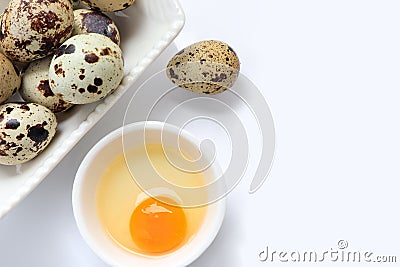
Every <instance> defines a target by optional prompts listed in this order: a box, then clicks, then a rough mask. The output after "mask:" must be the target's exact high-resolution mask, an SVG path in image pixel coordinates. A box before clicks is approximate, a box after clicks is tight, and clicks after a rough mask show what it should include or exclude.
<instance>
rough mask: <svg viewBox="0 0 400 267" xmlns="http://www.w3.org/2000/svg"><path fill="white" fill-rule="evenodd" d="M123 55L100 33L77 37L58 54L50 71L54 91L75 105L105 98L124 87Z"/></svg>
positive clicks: (69, 40) (115, 45)
mask: <svg viewBox="0 0 400 267" xmlns="http://www.w3.org/2000/svg"><path fill="white" fill-rule="evenodd" d="M123 74H124V66H123V60H122V51H121V49H120V48H119V46H118V45H117V44H115V43H114V42H113V41H111V39H110V38H108V37H105V36H104V35H101V34H97V33H89V34H80V35H75V36H73V37H72V38H70V39H68V40H67V41H66V42H65V43H64V44H63V45H62V46H61V47H60V48H59V49H58V50H57V52H56V53H55V55H54V57H53V59H52V61H51V64H50V70H49V79H50V87H51V90H52V91H53V92H54V93H55V94H56V95H58V96H59V97H62V98H63V99H64V100H65V101H67V102H69V103H72V104H87V103H91V102H95V101H98V100H100V99H103V98H104V97H106V96H107V95H108V94H109V93H111V92H112V91H113V90H114V89H116V88H117V87H118V85H119V84H120V83H121V81H122V78H123Z"/></svg>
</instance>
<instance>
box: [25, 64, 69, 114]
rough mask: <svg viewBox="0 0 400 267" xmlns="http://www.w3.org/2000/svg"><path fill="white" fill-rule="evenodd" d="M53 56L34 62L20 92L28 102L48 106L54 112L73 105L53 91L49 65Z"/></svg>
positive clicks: (64, 109) (27, 71) (26, 72)
mask: <svg viewBox="0 0 400 267" xmlns="http://www.w3.org/2000/svg"><path fill="white" fill-rule="evenodd" d="M51 59H52V57H46V58H43V59H39V60H36V61H34V62H32V63H31V64H30V65H29V67H28V68H27V70H26V71H25V74H24V75H23V77H22V85H21V89H20V91H19V92H20V94H21V96H22V98H23V99H24V100H25V101H27V102H33V103H37V104H40V105H42V106H45V107H47V108H48V109H50V110H51V111H52V112H54V113H57V112H62V111H66V110H68V109H70V108H71V107H72V106H73V105H72V104H70V103H67V102H65V101H64V100H63V99H62V97H60V96H57V95H55V94H54V93H53V91H52V90H51V88H50V83H49V67H50V62H51Z"/></svg>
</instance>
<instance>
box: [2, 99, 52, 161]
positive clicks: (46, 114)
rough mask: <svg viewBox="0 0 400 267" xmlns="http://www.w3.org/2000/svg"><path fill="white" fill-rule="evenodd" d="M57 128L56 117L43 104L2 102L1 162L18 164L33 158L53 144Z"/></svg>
mask: <svg viewBox="0 0 400 267" xmlns="http://www.w3.org/2000/svg"><path fill="white" fill-rule="evenodd" d="M56 128H57V120H56V116H55V115H54V114H53V113H52V112H51V111H50V110H49V109H47V108H45V107H43V106H41V105H38V104H35V103H28V104H23V103H7V104H3V105H0V164H3V165H17V164H22V163H25V162H28V161H30V160H32V159H33V158H35V157H36V156H37V155H39V154H40V153H41V152H42V151H43V150H44V149H45V148H46V147H47V146H48V145H49V144H50V142H51V140H52V138H53V137H54V135H55V133H56Z"/></svg>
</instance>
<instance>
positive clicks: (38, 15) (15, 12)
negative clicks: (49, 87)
mask: <svg viewBox="0 0 400 267" xmlns="http://www.w3.org/2000/svg"><path fill="white" fill-rule="evenodd" d="M73 23H74V15H73V8H72V4H71V2H70V0H57V1H55V0H40V1H39V0H37V1H32V0H11V1H10V2H9V4H8V7H7V9H6V10H5V11H4V14H3V17H2V19H1V25H0V44H1V46H2V48H3V52H4V54H5V55H6V56H7V57H8V58H10V59H12V60H14V61H19V62H31V61H33V60H36V59H39V58H43V57H46V56H47V55H49V54H51V53H52V52H53V51H54V49H56V48H58V46H59V44H60V43H62V42H64V41H65V40H66V39H67V38H69V37H70V36H71V34H72V30H73Z"/></svg>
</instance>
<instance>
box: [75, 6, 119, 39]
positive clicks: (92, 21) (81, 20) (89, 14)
mask: <svg viewBox="0 0 400 267" xmlns="http://www.w3.org/2000/svg"><path fill="white" fill-rule="evenodd" d="M82 33H98V34H102V35H104V36H107V37H109V38H110V39H111V40H112V41H113V42H114V43H116V44H117V45H119V44H120V35H119V31H118V28H117V25H115V23H114V22H113V21H112V19H110V18H109V17H108V16H107V15H105V14H103V13H101V12H99V11H94V10H87V9H77V10H75V11H74V31H73V35H77V34H82Z"/></svg>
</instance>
